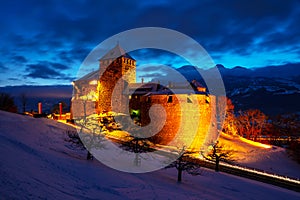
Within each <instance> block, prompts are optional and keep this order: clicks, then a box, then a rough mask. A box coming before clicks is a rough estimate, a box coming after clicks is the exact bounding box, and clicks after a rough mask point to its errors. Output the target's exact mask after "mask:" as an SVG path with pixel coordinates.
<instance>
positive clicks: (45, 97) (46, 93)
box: [0, 85, 73, 113]
mask: <svg viewBox="0 0 300 200" xmlns="http://www.w3.org/2000/svg"><path fill="white" fill-rule="evenodd" d="M72 90H73V88H72V86H71V85H55V86H28V85H24V86H7V87H0V92H5V93H8V94H10V95H11V96H12V97H14V101H15V104H16V105H17V107H18V111H19V112H22V111H23V105H22V97H21V95H22V94H24V95H25V98H26V108H25V110H26V111H37V104H38V103H39V102H41V103H42V107H43V112H45V113H50V111H51V109H52V107H53V106H54V105H55V104H58V103H59V102H65V103H66V104H67V105H68V106H70V100H71V97H72ZM66 109H68V108H66Z"/></svg>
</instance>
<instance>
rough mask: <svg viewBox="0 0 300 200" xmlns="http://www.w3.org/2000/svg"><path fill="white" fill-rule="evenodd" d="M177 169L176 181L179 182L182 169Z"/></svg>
mask: <svg viewBox="0 0 300 200" xmlns="http://www.w3.org/2000/svg"><path fill="white" fill-rule="evenodd" d="M177 171H178V176H177V182H178V183H181V177H182V170H181V169H178V170H177Z"/></svg>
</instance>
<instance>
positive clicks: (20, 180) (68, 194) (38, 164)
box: [0, 111, 300, 200]
mask: <svg viewBox="0 0 300 200" xmlns="http://www.w3.org/2000/svg"><path fill="white" fill-rule="evenodd" d="M67 130H71V131H72V128H71V127H69V126H67V125H65V124H61V123H58V122H56V121H53V120H49V119H36V118H30V117H27V116H21V115H16V114H11V113H6V112H2V111H0V151H1V157H0V196H1V198H0V199H290V200H292V199H299V198H300V193H296V192H293V191H289V190H286V189H282V188H278V187H275V186H272V185H267V184H263V183H259V182H256V181H252V180H247V179H244V178H239V177H235V176H231V175H227V174H223V173H215V172H213V171H210V170H203V174H202V175H201V176H195V177H194V176H190V175H187V174H184V176H183V183H181V184H177V183H176V171H174V170H172V169H169V170H164V169H162V170H159V171H156V172H151V173H145V174H130V173H124V172H119V171H116V170H113V169H110V168H108V167H106V166H104V165H102V164H101V163H100V162H98V161H97V160H93V161H87V160H85V156H86V152H85V150H82V149H80V148H76V147H74V146H72V145H71V144H70V143H69V142H67V141H66V140H65V139H66V137H67V136H66V133H65V132H66V131H67Z"/></svg>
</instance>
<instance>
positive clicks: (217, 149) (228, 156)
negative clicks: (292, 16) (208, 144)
mask: <svg viewBox="0 0 300 200" xmlns="http://www.w3.org/2000/svg"><path fill="white" fill-rule="evenodd" d="M232 155H233V151H232V150H227V149H225V148H224V146H223V145H221V144H220V143H219V141H217V142H216V143H215V144H213V145H212V149H211V151H210V152H209V153H208V154H207V155H203V157H204V158H206V159H208V160H211V161H214V162H215V163H216V165H215V171H216V172H218V171H220V161H224V162H231V161H233V159H232Z"/></svg>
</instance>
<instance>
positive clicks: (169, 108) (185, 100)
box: [130, 94, 217, 150]
mask: <svg viewBox="0 0 300 200" xmlns="http://www.w3.org/2000/svg"><path fill="white" fill-rule="evenodd" d="M215 102H216V101H215V96H211V95H209V96H208V95H205V94H192V95H187V94H177V95H153V96H148V97H147V96H133V97H132V98H131V100H130V108H132V109H135V110H140V113H141V116H140V118H141V123H142V126H147V125H149V124H151V123H153V122H154V123H164V126H163V128H162V129H161V130H160V131H158V133H157V134H156V135H154V136H152V137H151V138H150V139H151V140H152V141H154V142H155V143H159V144H163V145H170V146H185V145H188V146H189V148H190V149H195V150H199V149H200V148H201V146H202V145H203V144H204V143H207V142H209V140H210V138H208V133H213V134H216V131H217V129H216V117H215V116H216V114H215ZM155 104H159V105H161V106H162V107H163V108H164V109H165V114H166V121H163V119H164V116H162V115H164V114H163V113H161V112H157V113H155V114H154V116H153V117H155V118H156V120H152V121H151V119H150V117H149V109H150V107H151V106H152V105H155ZM158 126H160V124H156V125H155V124H152V126H150V128H151V127H158ZM149 132H151V130H149ZM186 148H187V147H186Z"/></svg>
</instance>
